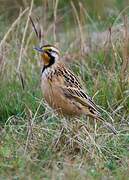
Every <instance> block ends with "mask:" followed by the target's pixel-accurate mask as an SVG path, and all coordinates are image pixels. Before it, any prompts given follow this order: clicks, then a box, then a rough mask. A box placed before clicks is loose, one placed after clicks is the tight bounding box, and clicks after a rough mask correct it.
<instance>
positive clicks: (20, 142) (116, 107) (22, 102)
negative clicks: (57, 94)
mask: <svg viewBox="0 0 129 180" xmlns="http://www.w3.org/2000/svg"><path fill="white" fill-rule="evenodd" d="M0 9H1V13H0V27H1V31H0V39H1V41H0V123H1V124H0V125H1V126H0V136H1V141H0V179H70V180H71V179H128V176H129V133H128V131H129V124H128V121H129V57H128V52H129V43H128V42H129V41H128V40H129V32H128V25H129V21H128V17H129V14H128V9H129V2H128V1H127V0H126V1H120V0H113V1H110V0H109V1H106V0H104V1H103V2H102V1H100V0H97V1H93V0H90V1H89V0H87V1H84V0H80V1H68V0H53V1H51V0H46V1H41V0H35V1H33V0H32V1H30V0H28V1H27V0H24V1H23V0H16V1H12V2H11V3H10V1H9V0H6V1H2V0H1V6H0ZM30 15H31V17H32V18H33V20H34V22H35V25H36V28H37V29H38V30H39V29H40V28H41V30H42V32H41V37H42V39H41V40H40V42H39V39H38V38H37V37H36V34H35V32H34V31H33V27H32V25H31V22H30V19H29V16H30ZM40 25H41V27H40ZM42 43H50V44H56V45H57V46H59V47H60V50H61V52H62V60H64V61H66V63H67V64H68V65H69V66H70V68H71V69H72V70H73V71H74V73H75V74H77V75H78V76H79V78H80V79H82V83H83V85H84V87H85V89H86V91H87V92H88V94H89V95H91V96H93V98H94V101H95V102H96V103H97V104H98V105H99V106H100V109H101V112H102V114H103V117H104V118H105V120H106V121H107V122H109V123H111V124H113V126H114V127H115V128H116V129H117V131H118V134H117V135H114V134H112V132H110V131H108V130H107V129H106V128H105V127H104V126H103V124H102V123H99V122H95V121H93V120H92V119H89V118H84V117H82V118H80V119H74V120H72V119H71V120H67V119H65V118H60V117H58V116H57V115H56V113H55V112H53V110H51V109H50V108H49V107H48V105H47V104H46V103H45V101H44V99H43V97H42V94H41V90H40V75H41V73H40V72H41V63H40V57H39V56H38V54H37V53H36V52H35V51H34V50H33V47H34V46H36V45H41V44H42Z"/></svg>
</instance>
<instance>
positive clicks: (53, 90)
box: [41, 81, 82, 116]
mask: <svg viewBox="0 0 129 180" xmlns="http://www.w3.org/2000/svg"><path fill="white" fill-rule="evenodd" d="M41 88H42V92H43V95H44V98H45V100H46V101H47V103H48V104H49V106H50V107H52V108H53V109H55V110H56V112H57V113H58V114H60V115H63V116H80V115H81V114H82V108H81V106H80V105H79V104H77V103H75V102H74V101H71V100H70V99H68V98H67V97H65V96H64V95H63V94H62V91H61V90H60V89H59V88H58V87H53V86H52V85H50V84H49V83H47V82H45V81H42V85H41Z"/></svg>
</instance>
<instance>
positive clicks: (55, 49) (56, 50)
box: [51, 47, 59, 53]
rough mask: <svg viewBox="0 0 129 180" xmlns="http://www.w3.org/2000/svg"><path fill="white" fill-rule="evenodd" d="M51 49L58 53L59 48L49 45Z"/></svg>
mask: <svg viewBox="0 0 129 180" xmlns="http://www.w3.org/2000/svg"><path fill="white" fill-rule="evenodd" d="M51 50H52V51H55V52H57V53H59V50H58V49H57V48H55V47H51Z"/></svg>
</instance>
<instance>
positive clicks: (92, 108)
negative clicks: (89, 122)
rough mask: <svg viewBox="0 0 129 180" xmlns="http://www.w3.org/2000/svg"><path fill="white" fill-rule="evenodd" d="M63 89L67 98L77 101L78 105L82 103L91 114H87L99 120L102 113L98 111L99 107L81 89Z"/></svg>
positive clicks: (62, 87)
mask: <svg viewBox="0 0 129 180" xmlns="http://www.w3.org/2000/svg"><path fill="white" fill-rule="evenodd" d="M61 89H62V90H63V93H64V95H65V97H67V98H69V99H71V100H74V101H76V102H77V103H80V104H81V105H82V106H84V107H86V109H88V111H89V112H87V115H90V116H92V117H96V118H99V117H100V113H99V111H98V110H97V109H98V108H97V106H96V105H95V103H94V102H93V101H92V99H91V98H90V97H89V96H88V95H87V94H85V93H84V92H83V91H82V90H81V89H77V88H74V87H64V86H61Z"/></svg>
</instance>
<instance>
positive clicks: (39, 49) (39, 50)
mask: <svg viewBox="0 0 129 180" xmlns="http://www.w3.org/2000/svg"><path fill="white" fill-rule="evenodd" d="M34 50H36V51H38V52H41V53H43V52H44V50H43V49H41V48H40V47H34Z"/></svg>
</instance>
